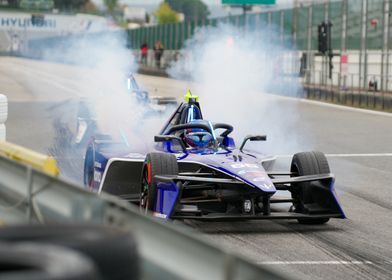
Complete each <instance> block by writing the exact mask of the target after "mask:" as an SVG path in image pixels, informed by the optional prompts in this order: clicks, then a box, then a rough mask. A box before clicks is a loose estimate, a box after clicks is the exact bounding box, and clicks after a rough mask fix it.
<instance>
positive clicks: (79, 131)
mask: <svg viewBox="0 0 392 280" xmlns="http://www.w3.org/2000/svg"><path fill="white" fill-rule="evenodd" d="M127 92H128V94H129V95H131V96H132V97H133V98H134V99H135V100H136V103H137V104H139V105H141V106H144V107H145V108H146V109H147V110H146V113H147V114H154V113H158V114H159V113H162V112H164V111H165V110H167V109H172V107H174V108H175V106H177V100H176V98H174V97H163V96H150V95H149V93H148V92H147V91H146V90H144V89H142V88H141V87H140V86H139V84H138V83H137V82H136V79H135V77H134V75H133V74H132V73H129V74H128V77H127ZM92 107H93V106H91V104H90V101H89V100H88V99H82V100H80V102H79V106H78V115H77V124H76V136H75V144H76V145H79V146H84V147H85V144H86V143H87V141H88V140H89V139H90V138H91V136H92V135H94V134H96V133H98V131H97V126H96V122H95V112H93V111H92Z"/></svg>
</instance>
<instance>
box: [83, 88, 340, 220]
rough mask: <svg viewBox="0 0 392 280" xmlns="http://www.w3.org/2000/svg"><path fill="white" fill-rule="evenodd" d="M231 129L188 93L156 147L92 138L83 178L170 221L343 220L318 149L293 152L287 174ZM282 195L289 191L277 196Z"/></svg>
mask: <svg viewBox="0 0 392 280" xmlns="http://www.w3.org/2000/svg"><path fill="white" fill-rule="evenodd" d="M232 131H233V127H232V126H231V125H229V124H225V123H213V122H210V121H208V120H204V119H203V116H202V112H201V108H200V104H199V102H198V97H197V96H193V95H191V94H190V92H188V93H187V95H186V96H185V102H183V103H181V104H180V105H179V107H178V108H177V109H176V110H175V112H174V113H173V114H172V116H171V117H170V118H169V120H168V121H167V122H166V124H165V125H164V127H163V128H162V130H161V131H160V132H159V134H158V135H156V136H155V139H154V140H155V142H156V145H155V151H153V152H140V151H132V150H131V149H130V148H129V147H127V146H126V145H124V144H123V143H115V142H113V141H111V140H110V137H108V136H98V137H95V138H93V139H92V141H91V142H90V144H89V146H88V148H87V151H86V156H85V166H84V183H85V185H87V186H88V187H89V188H90V189H91V190H93V191H96V192H107V193H110V194H113V195H117V196H120V197H121V198H123V199H125V200H128V201H130V202H133V203H137V204H139V206H140V208H141V209H142V210H143V211H145V212H147V211H152V212H153V214H154V215H155V216H157V217H161V218H165V219H199V220H238V219H239V220H241V219H297V220H298V221H299V222H300V223H304V224H323V223H326V222H327V221H328V220H329V219H330V218H345V215H344V213H343V210H342V208H341V206H340V205H339V202H338V200H337V197H336V194H335V191H334V176H333V175H332V174H330V169H329V165H328V162H327V159H326V157H325V156H324V154H323V153H321V152H303V153H297V154H295V155H294V156H293V159H292V163H291V169H290V171H288V172H274V171H271V168H272V166H273V162H274V160H275V157H272V156H266V155H264V154H261V153H255V152H250V151H248V150H246V149H245V145H246V143H247V142H248V141H265V140H266V136H264V135H252V136H247V137H245V139H244V140H243V142H242V144H241V145H240V146H239V147H236V146H235V143H234V140H233V138H231V137H230V134H231V132H232ZM279 193H287V195H286V196H283V197H282V196H280V197H279V195H278V194H279Z"/></svg>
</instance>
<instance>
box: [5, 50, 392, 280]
mask: <svg viewBox="0 0 392 280" xmlns="http://www.w3.org/2000/svg"><path fill="white" fill-rule="evenodd" d="M89 71H90V70H89V69H86V68H78V67H75V66H70V65H60V64H53V63H47V62H40V61H33V60H25V59H19V58H9V57H0V93H2V94H6V95H7V96H8V98H9V119H8V121H7V123H6V125H7V140H8V141H10V142H13V143H16V144H20V145H23V146H26V147H29V148H32V149H34V150H38V151H40V152H43V153H50V154H52V155H54V156H55V157H56V158H58V160H59V162H60V167H61V168H62V171H63V176H64V177H67V179H71V180H74V181H77V182H80V180H81V176H82V175H81V172H82V163H83V149H82V148H79V149H76V148H75V149H74V148H73V146H72V145H71V143H72V139H73V137H74V133H75V126H76V112H77V106H78V102H79V98H80V97H83V96H84V92H86V91H88V86H87V88H86V86H85V85H84V86H83V88H82V87H80V85H79V78H80V77H82V76H83V75H86V74H87V75H88V73H89ZM136 78H137V80H138V81H139V82H140V84H142V85H143V86H144V87H145V88H146V89H148V90H149V91H150V92H151V93H152V95H163V96H176V97H178V98H180V97H181V96H182V95H183V93H184V91H185V90H186V89H187V87H189V86H192V85H191V84H189V83H187V82H184V81H177V80H172V79H167V78H162V77H150V76H143V75H137V77H136ZM262 98H264V99H263V100H264V101H265V100H267V101H266V102H268V104H269V106H268V108H269V109H268V110H269V112H273V111H275V110H279V112H283V113H282V114H265V115H264V122H265V123H266V124H271V123H272V124H274V125H275V126H274V130H273V131H272V130H271V126H268V125H266V127H268V129H267V130H271V131H272V134H273V137H272V139H271V141H273V140H274V139H277V141H276V142H277V143H279V144H281V143H288V144H287V146H286V147H282V148H281V149H280V147H277V145H275V146H271V147H272V151H273V152H274V153H276V154H278V155H279V157H278V160H277V163H276V169H278V170H287V168H288V166H289V164H290V155H292V153H294V152H295V151H302V150H320V151H323V152H325V153H326V154H327V156H328V159H329V162H330V167H331V171H332V172H333V173H334V174H335V175H336V184H335V188H336V192H337V195H338V197H339V200H340V202H341V204H342V206H343V209H344V211H345V213H346V215H347V217H348V218H347V219H345V220H340V219H339V220H331V221H330V222H329V223H327V224H326V225H321V226H306V225H299V224H297V222H296V221H244V222H230V223H229V222H210V223H205V222H187V224H189V225H190V226H191V227H192V228H193V229H195V230H197V231H201V232H203V233H204V234H205V235H206V237H207V238H209V239H210V240H212V241H214V242H216V243H218V244H220V245H222V246H224V247H226V248H228V249H231V250H234V251H236V252H237V253H239V254H243V255H245V256H247V257H248V258H251V259H252V260H253V261H254V262H256V263H258V264H260V265H262V266H267V267H270V268H272V269H275V270H278V271H281V272H284V273H288V275H289V276H291V277H295V278H298V279H391V278H392V238H391V237H392V191H391V189H392V183H391V180H392V144H391V143H392V126H391V124H392V114H386V113H377V112H370V111H365V110H358V109H351V108H347V107H341V106H334V105H329V104H322V103H318V102H310V101H306V100H297V99H291V98H283V97H277V96H271V95H263V97H262ZM264 101H263V102H264ZM284 112H290V114H291V116H295V118H293V117H291V116H290V117H289V119H292V120H291V123H290V126H284V122H287V119H288V118H283V117H282V115H284V114H285V113H284ZM268 116H269V117H268ZM293 119H294V120H293ZM162 121H164V119H162ZM222 121H225V120H222ZM256 132H259V131H256ZM267 132H268V131H267ZM278 140H279V141H278ZM294 140H295V141H294ZM293 142H295V143H294V144H293ZM280 146H282V145H280ZM297 149H300V150H297ZM190 253H191V252H190Z"/></svg>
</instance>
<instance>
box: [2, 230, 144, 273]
mask: <svg viewBox="0 0 392 280" xmlns="http://www.w3.org/2000/svg"><path fill="white" fill-rule="evenodd" d="M0 241H4V242H34V243H45V244H52V245H59V246H63V247H67V248H70V249H73V250H75V251H77V252H79V253H81V254H83V255H85V256H86V257H88V258H90V259H91V260H92V261H93V263H94V264H95V266H96V267H97V270H98V273H99V274H100V275H101V277H102V279H113V280H120V279H129V280H131V279H139V257H138V254H137V247H136V242H135V240H134V239H133V236H132V235H131V234H129V233H128V232H124V231H121V230H118V229H115V228H109V227H102V226H94V225H91V226H85V225H57V224H56V225H45V226H40V225H32V226H13V227H4V228H2V229H0Z"/></svg>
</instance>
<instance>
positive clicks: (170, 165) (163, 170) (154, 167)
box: [139, 153, 178, 213]
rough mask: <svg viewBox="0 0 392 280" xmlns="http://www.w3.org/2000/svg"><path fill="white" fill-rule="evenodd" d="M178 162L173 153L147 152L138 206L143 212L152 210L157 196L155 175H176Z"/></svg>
mask: <svg viewBox="0 0 392 280" xmlns="http://www.w3.org/2000/svg"><path fill="white" fill-rule="evenodd" d="M177 174H178V163H177V159H176V157H175V156H174V155H173V154H165V153H150V154H147V156H146V160H145V162H144V166H143V174H142V186H141V192H140V204H139V205H140V208H141V210H142V211H143V212H145V213H146V212H147V210H153V209H154V204H155V200H156V196H157V187H156V183H155V181H154V176H156V175H177Z"/></svg>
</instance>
